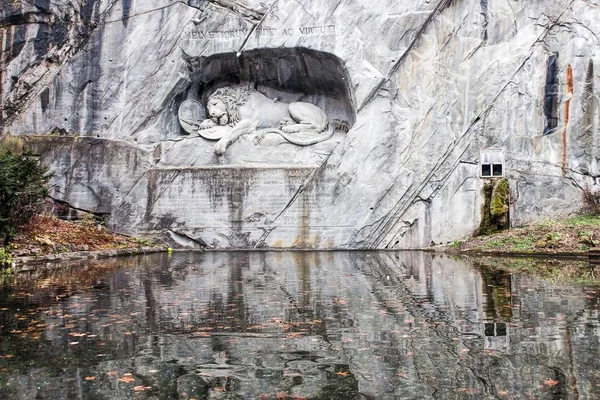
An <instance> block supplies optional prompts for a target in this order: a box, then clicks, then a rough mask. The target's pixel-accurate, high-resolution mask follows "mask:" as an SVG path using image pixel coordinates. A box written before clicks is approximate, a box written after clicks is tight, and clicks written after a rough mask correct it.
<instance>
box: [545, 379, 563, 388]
mask: <svg viewBox="0 0 600 400" xmlns="http://www.w3.org/2000/svg"><path fill="white" fill-rule="evenodd" d="M559 383H560V382H559V381H555V380H554V379H544V385H546V386H550V387H553V386H556V385H558V384H559Z"/></svg>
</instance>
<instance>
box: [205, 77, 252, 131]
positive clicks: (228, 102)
mask: <svg viewBox="0 0 600 400" xmlns="http://www.w3.org/2000/svg"><path fill="white" fill-rule="evenodd" d="M249 95H250V89H248V88H247V87H246V86H243V85H237V86H226V87H223V88H220V89H217V90H215V91H214V92H213V93H212V94H211V95H210V96H209V97H208V103H207V105H206V108H207V109H208V115H209V116H210V118H212V119H213V120H214V121H215V122H217V123H218V124H219V125H229V126H235V125H236V124H237V123H238V122H240V107H241V106H243V105H244V104H246V102H247V101H248V96H249Z"/></svg>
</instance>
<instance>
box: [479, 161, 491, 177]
mask: <svg viewBox="0 0 600 400" xmlns="http://www.w3.org/2000/svg"><path fill="white" fill-rule="evenodd" d="M481 176H492V166H491V165H490V164H483V165H482V166H481Z"/></svg>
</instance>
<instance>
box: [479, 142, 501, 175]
mask: <svg viewBox="0 0 600 400" xmlns="http://www.w3.org/2000/svg"><path fill="white" fill-rule="evenodd" d="M479 166H480V171H481V177H482V178H497V177H502V176H504V174H505V171H504V150H503V149H485V150H481V153H480V156H479Z"/></svg>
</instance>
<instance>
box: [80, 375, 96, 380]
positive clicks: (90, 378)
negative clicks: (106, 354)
mask: <svg viewBox="0 0 600 400" xmlns="http://www.w3.org/2000/svg"><path fill="white" fill-rule="evenodd" d="M83 379H85V380H86V381H93V380H94V379H96V377H95V376H86V377H85V378H83Z"/></svg>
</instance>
